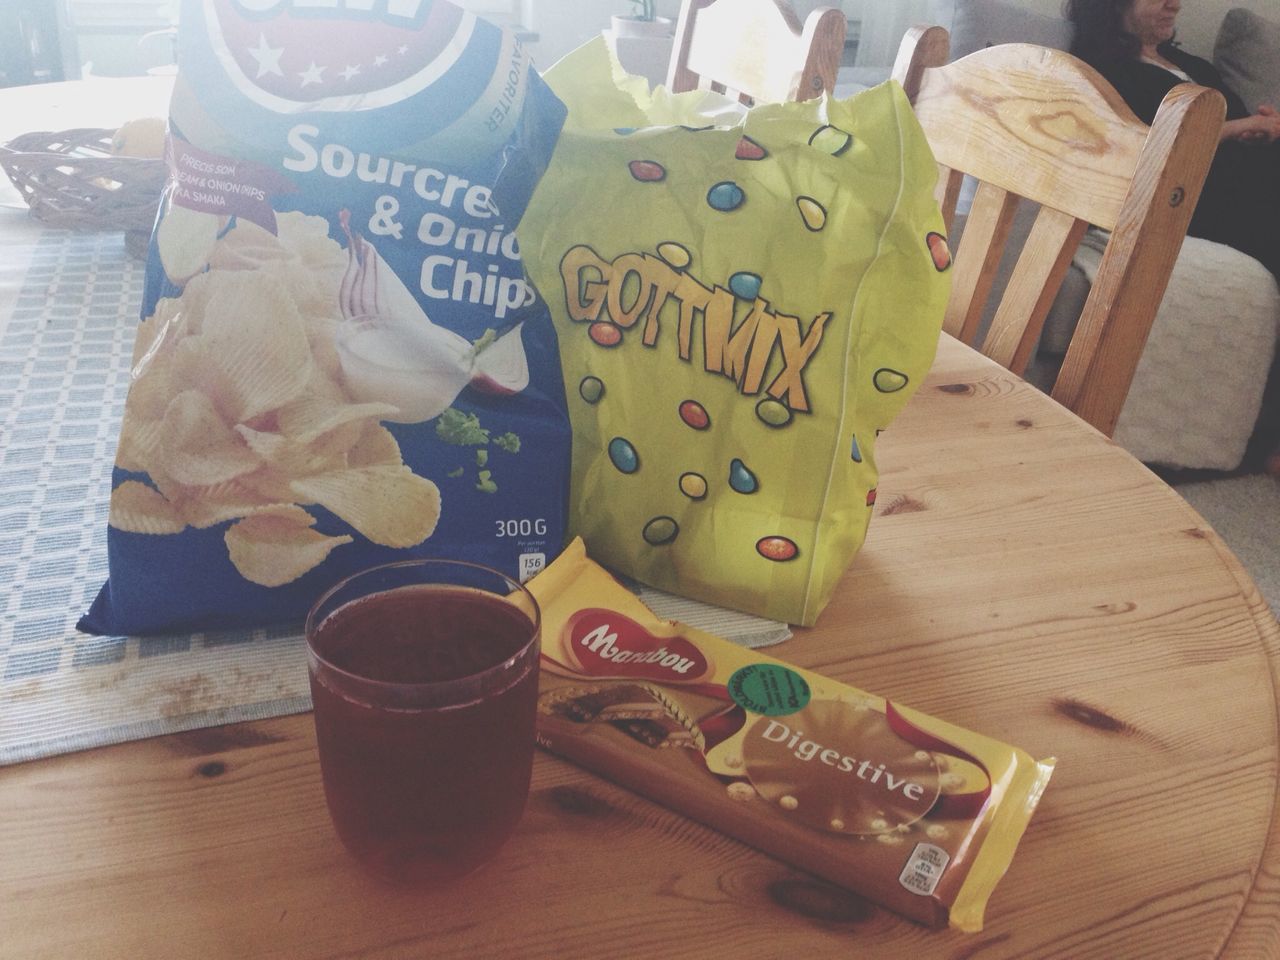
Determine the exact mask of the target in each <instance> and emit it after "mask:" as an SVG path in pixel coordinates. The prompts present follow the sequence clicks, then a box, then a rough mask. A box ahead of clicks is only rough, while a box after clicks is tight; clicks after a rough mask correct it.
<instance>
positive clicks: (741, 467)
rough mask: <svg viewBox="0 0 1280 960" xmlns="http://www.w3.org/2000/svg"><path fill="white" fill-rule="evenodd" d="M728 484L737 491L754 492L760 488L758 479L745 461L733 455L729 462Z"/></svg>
mask: <svg viewBox="0 0 1280 960" xmlns="http://www.w3.org/2000/svg"><path fill="white" fill-rule="evenodd" d="M729 486H730V487H731V488H732V489H733V490H735V491H737V492H738V493H755V492H756V491H757V490H759V489H760V481H759V480H757V479H756V475H755V474H754V473H752V472H751V471H750V470H749V469H748V468H747V465H746V464H745V463H743V462H742V461H741V460H739V459H738V458H737V457H734V458H733V461H732V462H731V463H730V464H729Z"/></svg>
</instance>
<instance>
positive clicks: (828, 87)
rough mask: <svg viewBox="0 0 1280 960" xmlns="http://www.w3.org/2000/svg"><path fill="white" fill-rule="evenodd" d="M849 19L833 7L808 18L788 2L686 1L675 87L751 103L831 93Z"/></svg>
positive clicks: (671, 75)
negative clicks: (792, 8)
mask: <svg viewBox="0 0 1280 960" xmlns="http://www.w3.org/2000/svg"><path fill="white" fill-rule="evenodd" d="M846 25H847V21H846V20H845V15H844V14H843V13H841V12H840V11H839V10H834V9H832V8H830V7H823V8H820V9H818V10H815V11H813V13H811V14H809V16H808V17H807V18H806V19H805V21H804V23H803V24H802V23H801V22H800V21H799V19H798V18H797V17H796V15H795V13H794V12H793V11H792V10H791V8H790V7H789V6H788V5H787V4H786V3H785V2H783V0H683V2H682V3H681V5H680V21H679V23H678V24H677V25H676V42H675V47H674V49H673V50H672V54H671V66H670V69H669V71H668V73H667V88H668V89H670V90H672V91H674V92H676V93H683V92H685V91H687V90H696V89H699V88H708V87H709V88H710V89H712V90H715V91H716V92H717V93H727V94H729V95H730V96H736V97H737V98H738V99H739V100H740V101H741V102H743V103H745V104H747V105H748V106H749V105H751V104H753V103H755V102H756V101H760V102H763V103H782V102H784V101H787V100H810V99H813V98H814V97H817V96H819V95H821V94H822V93H823V92H824V91H825V92H826V93H831V92H832V91H833V90H834V89H835V85H836V71H837V70H838V69H839V67H840V56H841V54H842V53H843V51H844V32H845V27H846Z"/></svg>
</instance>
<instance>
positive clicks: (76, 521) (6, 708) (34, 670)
mask: <svg viewBox="0 0 1280 960" xmlns="http://www.w3.org/2000/svg"><path fill="white" fill-rule="evenodd" d="M5 252H6V251H5V247H4V243H3V233H2V232H0V257H4V256H5ZM22 255H23V256H24V257H27V259H28V262H27V268H26V270H25V273H24V275H23V277H22V279H21V282H20V284H19V286H18V288H17V289H16V292H15V291H14V290H8V291H3V292H4V293H6V294H7V295H5V296H0V410H2V411H3V419H2V420H0V447H2V452H0V586H2V587H3V593H2V595H0V764H8V763H16V762H19V761H24V760H32V759H36V758H39V757H46V756H51V755H54V754H58V753H66V752H69V751H72V750H82V749H86V748H89V747H96V746H103V745H106V744H110V743H119V742H122V741H126V740H136V739H141V738H143V737H150V736H155V735H158V734H166V733H174V732H177V731H180V730H191V729H196V728H199V727H207V726H215V725H217V724H222V723H230V722H235V721H241V720H254V719H262V718H264V717H271V716H279V715H283V714H288V713H299V712H302V711H305V710H309V709H310V707H311V700H310V694H309V693H308V688H307V668H306V649H305V645H304V642H303V640H302V637H301V634H300V632H299V631H297V630H278V629H277V630H238V631H229V632H225V633H197V634H183V635H175V636H161V637H94V636H89V635H87V634H84V633H80V632H79V631H77V630H76V629H75V624H76V621H77V620H78V619H79V617H80V615H81V613H83V612H84V611H85V610H86V609H87V608H88V606H89V604H90V603H91V602H92V600H93V598H94V596H95V595H96V594H97V592H98V590H99V588H100V587H101V586H102V583H103V581H104V580H105V579H106V576H107V551H106V535H107V505H108V500H109V496H110V489H111V466H112V463H113V461H114V459H115V445H116V438H117V436H118V434H119V429H120V419H121V416H122V414H123V413H124V401H125V394H126V392H127V390H128V386H129V361H130V358H131V356H132V353H133V336H134V330H135V327H136V322H137V316H138V308H139V304H140V303H141V299H142V279H143V267H142V265H141V264H140V263H139V262H137V261H136V260H133V259H132V258H130V257H129V256H128V254H127V253H126V251H125V248H124V240H123V235H122V234H119V233H72V232H68V231H56V230H47V231H44V232H42V233H41V234H40V235H39V238H38V241H37V242H36V244H35V245H34V247H33V248H31V249H27V248H26V247H24V248H23V250H22ZM6 276H8V274H6ZM637 589H638V592H639V593H640V595H641V597H642V598H643V599H644V600H645V602H646V603H648V604H649V606H650V607H651V608H653V609H654V611H655V612H656V613H658V615H659V616H662V617H665V618H668V619H678V620H681V621H683V622H686V623H689V624H690V625H691V626H695V627H698V628H700V629H703V630H707V631H709V632H712V633H716V634H718V635H720V636H723V637H727V638H728V639H732V640H735V641H736V642H739V643H743V644H745V645H748V646H763V645H766V644H770V643H776V642H778V641H780V640H783V639H786V637H788V636H790V630H789V628H788V627H787V626H786V624H781V623H777V622H774V621H770V620H762V619H760V618H757V617H751V616H748V615H746V614H738V613H734V612H731V611H726V610H721V609H719V608H716V607H709V606H707V605H705V604H700V603H697V602H695V601H689V600H683V599H681V598H678V597H671V596H669V595H667V594H662V593H659V592H657V591H652V590H649V589H648V588H637Z"/></svg>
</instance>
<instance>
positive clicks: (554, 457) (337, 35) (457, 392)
mask: <svg viewBox="0 0 1280 960" xmlns="http://www.w3.org/2000/svg"><path fill="white" fill-rule="evenodd" d="M178 62H179V73H178V77H177V81H176V84H175V87H174V93H173V99H172V102H171V106H170V114H169V136H168V141H167V145H166V158H167V161H168V165H169V178H168V181H167V184H166V187H165V192H164V196H163V198H162V201H161V205H160V213H159V215H158V217H157V222H156V226H155V230H154V232H153V235H152V238H151V245H150V250H149V256H148V262H147V270H146V286H145V293H144V298H143V305H142V321H141V324H140V326H139V328H138V333H137V339H136V343H135V347H134V356H133V369H132V377H133V379H132V383H131V385H130V390H129V396H128V400H127V402H126V406H125V414H124V422H123V425H122V428H121V436H120V442H119V446H118V449H117V453H116V462H115V470H114V472H113V481H112V496H111V509H110V515H109V520H108V523H109V529H108V554H109V580H108V582H107V583H106V585H105V586H104V587H103V588H102V591H101V592H100V594H99V595H98V597H97V599H96V600H95V602H94V604H93V606H92V608H91V609H90V610H89V612H88V613H87V614H86V615H85V616H84V618H83V619H82V620H81V623H80V628H81V629H82V630H87V631H90V632H95V633H153V632H162V631H172V630H197V629H216V628H223V627H227V628H230V627H244V626H252V625H264V624H273V623H285V622H299V621H300V620H301V618H302V617H303V616H304V615H305V614H306V611H307V610H308V608H309V607H310V605H311V603H312V602H313V601H314V600H315V598H316V597H317V596H318V595H319V594H320V593H321V592H323V591H324V590H325V589H327V588H328V587H329V586H330V585H332V584H333V583H335V582H336V581H337V580H339V579H341V578H342V577H344V576H346V575H348V574H350V573H353V572H355V571H356V570H359V569H362V568H364V567H368V566H370V565H373V564H377V563H383V562H389V561H393V560H398V559H408V558H411V557H431V556H442V557H451V558H455V559H462V560H471V561H474V562H478V563H483V564H486V565H489V566H492V567H496V568H498V569H499V570H502V571H503V572H504V573H507V574H508V575H510V576H512V577H515V578H519V579H527V578H528V577H529V576H532V575H533V574H534V573H536V572H537V571H538V570H539V569H541V567H542V566H543V565H544V564H545V563H547V562H549V561H550V560H551V559H553V558H554V556H555V555H556V554H557V553H558V552H559V551H560V548H561V546H562V543H563V532H564V524H565V513H566V499H567V493H568V469H569V442H570V429H569V422H568V418H567V414H566V407H565V397H564V387H563V381H562V378H561V372H560V364H559V354H558V349H557V344H556V336H555V331H554V328H553V326H552V324H551V321H550V318H549V316H548V313H547V309H546V306H545V305H544V303H543V301H542V300H541V299H540V298H539V297H538V295H537V293H536V292H535V290H534V289H533V287H532V285H531V284H530V283H529V282H528V280H527V279H526V277H525V272H524V268H523V265H522V263H521V260H520V249H519V243H518V241H517V239H516V236H515V234H514V233H513V230H514V228H515V226H516V224H517V223H518V222H519V219H520V216H521V215H522V214H523V212H524V208H525V206H526V204H527V203H528V201H529V197H530V195H531V193H532V191H533V189H534V187H535V186H536V184H537V181H538V179H539V177H540V176H541V174H542V171H543V170H544V169H545V167H546V164H547V161H548V159H549V157H550V154H551V151H552V150H553V148H554V146H555V142H556V139H557V137H558V135H559V131H560V127H561V124H562V123H563V120H564V113H565V111H564V107H563V105H562V104H561V103H560V101H559V100H558V99H557V98H556V97H555V95H554V94H553V93H551V91H550V90H549V89H548V88H547V87H546V86H545V85H544V84H543V83H542V81H541V79H540V78H539V77H538V74H537V73H536V71H534V70H533V69H532V67H531V64H530V61H529V58H528V55H527V54H526V52H525V51H524V50H523V49H522V48H521V46H520V44H519V42H518V41H517V40H516V39H515V38H514V37H513V36H512V35H511V34H510V33H509V32H506V31H504V30H501V29H499V28H498V27H496V26H494V25H492V24H489V23H487V22H485V21H483V20H480V19H477V18H476V17H475V16H474V15H472V14H470V13H467V12H465V11H463V10H461V9H460V8H458V7H456V6H454V5H452V4H450V3H445V2H442V0H386V2H374V0H347V2H346V3H344V4H334V3H332V2H326V0H184V3H183V6H182V16H181V21H180V29H179V61H178Z"/></svg>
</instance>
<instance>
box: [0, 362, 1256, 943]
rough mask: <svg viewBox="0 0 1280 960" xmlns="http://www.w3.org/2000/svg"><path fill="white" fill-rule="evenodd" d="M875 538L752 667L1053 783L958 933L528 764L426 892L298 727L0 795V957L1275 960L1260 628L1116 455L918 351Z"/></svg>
mask: <svg viewBox="0 0 1280 960" xmlns="http://www.w3.org/2000/svg"><path fill="white" fill-rule="evenodd" d="M878 454H879V460H880V462H881V465H882V469H883V476H882V482H881V485H880V497H879V505H878V507H877V516H876V518H875V520H874V521H873V522H872V526H871V534H870V537H869V539H868V542H867V544H866V547H865V549H864V550H863V551H862V552H861V554H860V555H859V556H858V558H857V559H856V561H855V562H854V564H853V566H852V568H851V569H850V571H849V573H848V575H847V577H846V578H845V581H844V583H843V584H842V586H841V589H840V591H839V593H838V596H837V597H836V599H835V600H834V601H833V602H832V603H831V605H830V607H829V608H828V609H827V611H826V612H825V613H824V614H823V616H822V619H821V621H820V623H819V625H818V626H817V627H815V628H812V629H807V630H798V631H797V635H796V637H795V638H794V639H792V640H791V641H789V642H788V643H786V644H785V645H783V646H780V647H775V648H773V649H772V650H771V652H772V653H774V654H775V655H777V656H780V657H782V658H783V659H788V660H791V661H793V662H796V663H799V664H802V665H804V666H806V667H810V668H814V669H817V670H819V671H823V672H826V673H829V674H831V675H834V676H836V677H838V678H840V679H843V680H847V681H849V682H852V683H854V684H856V685H858V686H860V687H862V688H863V689H867V690H871V691H874V692H876V693H880V694H883V695H887V696H891V697H893V698H894V699H895V700H898V701H901V702H903V703H906V704H908V705H911V706H914V707H917V708H919V709H922V710H924V711H926V712H928V713H932V714H934V715H936V716H939V717H942V718H944V719H948V720H951V721H953V722H956V723H959V724H961V725H963V726H966V727H969V728H971V729H974V730H978V731H981V732H984V733H987V734H990V735H993V736H995V737H998V738H1000V739H1003V740H1006V741H1008V742H1011V743H1014V744H1016V745H1018V746H1021V747H1023V748H1025V749H1027V750H1028V751H1030V752H1031V753H1033V754H1034V755H1036V756H1047V755H1056V756H1057V757H1058V758H1059V766H1058V770H1057V773H1056V774H1055V776H1054V778H1053V781H1052V782H1051V784H1050V785H1049V789H1048V791H1047V793H1046V794H1045V797H1044V800H1043V803H1042V806H1041V808H1040V810H1039V812H1038V813H1037V815H1036V817H1035V819H1034V820H1033V821H1032V824H1031V827H1030V830H1029V831H1028V833H1027V835H1026V837H1025V838H1024V840H1023V842H1022V846H1021V847H1020V849H1019V851H1018V855H1017V857H1016V858H1015V860H1014V863H1013V867H1012V869H1011V870H1010V872H1009V873H1008V875H1007V876H1006V877H1005V879H1004V881H1003V882H1002V884H1001V885H1000V887H999V888H998V889H997V891H996V894H995V896H994V898H993V900H992V903H991V906H990V908H989V910H988V913H987V928H986V930H985V931H984V932H983V933H981V934H977V935H971V936H965V935H962V934H957V933H953V932H950V931H941V932H934V931H928V930H925V929H923V928H921V927H918V926H915V925H913V924H911V923H909V922H906V921H903V920H900V919H898V918H897V917H896V916H894V915H892V914H889V913H887V912H885V911H883V910H881V909H879V908H877V907H875V906H873V905H870V904H868V903H866V902H863V901H862V900H859V899H858V898H856V897H854V896H852V895H849V894H847V893H844V892H842V891H841V890H839V889H837V888H834V887H832V886H830V885H827V884H825V883H822V882H819V881H816V880H814V879H812V878H810V877H808V876H806V875H805V874H803V873H800V872H798V871H796V870H793V869H790V868H788V867H787V866H785V865H784V864H782V863H779V862H777V861H775V860H772V859H770V858H769V857H766V856H763V855H761V854H758V853H756V852H755V851H753V850H751V849H750V848H748V847H746V846H743V845H742V844H740V843H738V842H736V841H733V840H730V839H727V838H726V837H724V836H721V835H720V834H718V833H716V832H715V831H714V830H710V829H707V828H704V827H702V826H699V825H696V824H694V823H691V822H689V821H687V820H685V819H684V818H682V817H680V816H677V815H675V814H673V813H671V812H669V811H667V810H665V809H664V808H662V807H660V806H658V805H656V804H653V803H650V802H648V801H646V800H642V799H640V798H638V797H636V796H634V795H632V794H630V793H628V792H626V791H624V790H622V789H619V788H617V787H615V786H613V785H611V784H609V783H607V782H604V781H602V780H600V779H598V778H596V777H595V776H593V775H591V774H588V773H586V772H584V771H582V770H579V769H577V768H575V767H573V766H571V765H570V764H568V763H565V762H563V761H561V760H559V759H557V758H554V757H551V756H548V755H539V757H538V759H537V762H536V765H535V771H534V783H533V791H532V794H531V796H530V800H529V806H528V809H527V812H526V814H525V817H524V820H523V822H522V825H521V828H520V830H519V832H518V833H517V835H516V836H515V838H514V839H513V840H512V841H511V842H510V844H509V845H508V846H507V847H506V848H505V849H504V851H503V852H502V853H501V854H500V856H499V858H498V859H497V860H496V861H495V862H494V863H492V864H490V865H489V866H488V867H487V868H486V869H485V870H484V871H482V872H481V873H479V874H477V875H475V876H473V877H472V878H470V879H469V880H467V881H465V882H463V883H460V884H459V885H458V886H457V888H456V889H454V890H451V891H448V892H445V893H437V894H423V893H410V892H403V891H398V890H395V889H388V888H385V887H380V886H378V885H376V884H375V883H374V882H372V881H369V880H366V879H365V878H364V877H363V876H362V875H361V874H360V873H359V872H357V870H356V869H355V868H354V867H353V866H352V864H351V862H349V861H348V859H347V857H346V854H345V853H344V852H343V850H342V848H341V847H340V846H339V845H338V843H337V841H336V840H335V838H334V836H333V834H332V833H331V830H330V826H329V822H328V817H327V814H326V812H325V806H324V801H323V798H322V793H321V786H320V778H319V773H318V769H317V765H316V755H315V740H314V737H313V733H312V725H311V718H310V716H307V715H302V716H293V717H285V718H280V719H276V720H269V721H262V722H256V723H246V724H240V725H235V726H228V727H222V728H215V729H208V730H202V731H198V732H193V733H187V734H179V735H174V736H168V737H163V738H158V739H153V740H147V741H141V742H135V743H129V744H125V745H122V746H118V747H110V748H105V749H100V750H95V751H90V752H85V753H79V754H73V755H68V756H62V757H56V758H53V759H49V760H44V761H38V762H32V763H28V764H22V765H18V766H13V767H8V768H4V769H0V931H2V933H0V954H2V955H3V956H5V957H15V958H22V960H37V958H46V957H48V958H60V960H61V958H70V957H85V958H95V960H106V958H114V957H129V958H149V957H158V958H159V957H163V958H197V957H198V958H205V957H210V958H214V957H235V958H247V957H280V958H290V960H294V958H310V957H325V958H338V957H343V958H347V957H414V958H418V957H433V958H440V957H464V958H485V957H556V958H571V957H583V958H598V957H632V956H634V957H646V958H652V957H661V958H670V957H696V958H704V957H730V958H734V960H743V958H755V957H759V958H776V957H782V956H784V955H786V956H799V957H837V956H838V957H853V956H857V957H888V958H900V957H908V956H910V957H961V956H963V957H969V956H974V957H982V958H984V960H987V958H996V957H1021V958H1026V957H1035V958H1050V957H1062V958H1072V960H1078V958H1085V957H1096V958H1105V960H1132V958H1138V957H1158V958H1162V960H1167V958H1183V957H1188V958H1189V957H1217V956H1228V957H1241V958H1243V957H1264V956H1280V903H1278V901H1280V894H1278V889H1280V880H1277V877H1278V875H1280V846H1278V845H1277V828H1276V809H1275V807H1276V794H1277V746H1278V744H1277V710H1276V657H1277V653H1278V651H1280V628H1278V627H1277V623H1276V620H1275V618H1274V617H1273V616H1272V615H1271V613H1270V612H1269V611H1268V609H1267V608H1266V606H1265V605H1264V603H1263V602H1262V600H1261V598H1260V597H1259V596H1258V594H1257V591H1256V590H1255V588H1254V586H1253V584H1252V582H1251V581H1250V580H1249V578H1248V576H1247V575H1246V574H1245V573H1244V571H1243V570H1242V568H1241V567H1240V565H1239V563H1238V562H1237V561H1236V560H1235V558H1234V557H1233V556H1232V555H1231V553H1230V552H1229V551H1228V550H1227V548H1226V547H1225V546H1224V545H1223V543H1222V541H1221V540H1220V539H1219V538H1218V537H1217V536H1216V535H1215V534H1214V533H1213V532H1212V531H1211V530H1210V529H1208V527H1207V526H1206V524H1205V523H1204V521H1203V520H1201V519H1200V517H1199V516H1197V515H1196V514H1195V513H1194V512H1193V511H1192V510H1191V509H1190V508H1189V507H1188V506H1187V505H1186V504H1185V503H1184V502H1183V501H1182V500H1181V499H1179V498H1178V496H1177V495H1176V494H1174V493H1173V492H1172V491H1171V490H1170V489H1169V488H1167V487H1166V486H1165V485H1164V484H1163V483H1161V482H1160V481H1159V480H1157V479H1156V478H1155V477H1154V476H1153V475H1152V474H1150V473H1149V472H1148V471H1147V470H1146V469H1145V468H1143V467H1142V466H1141V465H1139V464H1138V463H1137V462H1135V461H1134V460H1133V459H1132V458H1130V457H1129V456H1128V455H1127V454H1126V453H1124V452H1123V451H1122V450H1120V449H1119V448H1118V447H1116V446H1115V445H1114V444H1112V443H1110V442H1109V441H1107V440H1106V439H1104V438H1103V437H1101V436H1100V435H1098V434H1097V433H1095V432H1094V431H1092V430H1091V429H1089V428H1087V427H1085V426H1084V425H1082V423H1081V422H1080V421H1077V420H1075V419H1074V418H1073V417H1071V416H1070V415H1069V414H1067V413H1065V412H1064V411H1063V410H1062V409H1061V408H1060V407H1058V406H1056V405H1055V404H1054V403H1053V402H1052V401H1050V400H1049V399H1047V398H1046V397H1044V396H1043V395H1041V394H1039V393H1037V392H1036V391H1034V390H1033V389H1031V388H1030V387H1028V386H1026V385H1025V384H1023V383H1022V382H1021V381H1020V380H1018V379H1017V378H1016V377H1014V376H1012V375H1011V374H1009V373H1007V372H1006V371H1004V370H1003V369H1001V368H999V367H997V366H995V365H994V364H992V363H991V362H989V361H987V360H985V359H983V358H982V357H980V356H979V355H978V354H976V353H974V352H972V351H970V350H969V349H967V348H965V347H963V346H961V345H959V344H958V343H956V342H955V341H952V340H950V339H949V338H945V337H944V339H943V343H942V344H941V347H940V350H939V354H938V359H937V362H936V363H935V365H934V368H933V371H932V373H931V375H930V377H929V378H928V380H927V382H926V383H925V384H924V385H923V386H922V387H921V389H920V391H919V393H918V394H917V395H916V397H914V398H913V399H912V401H911V403H910V404H909V405H908V407H907V409H906V411H905V412H904V413H903V415H902V416H901V418H900V419H899V420H898V421H896V422H895V424H894V425H893V427H892V428H891V429H890V430H889V431H888V432H887V433H885V435H884V436H883V438H882V440H881V446H880V448H879V451H878Z"/></svg>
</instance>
